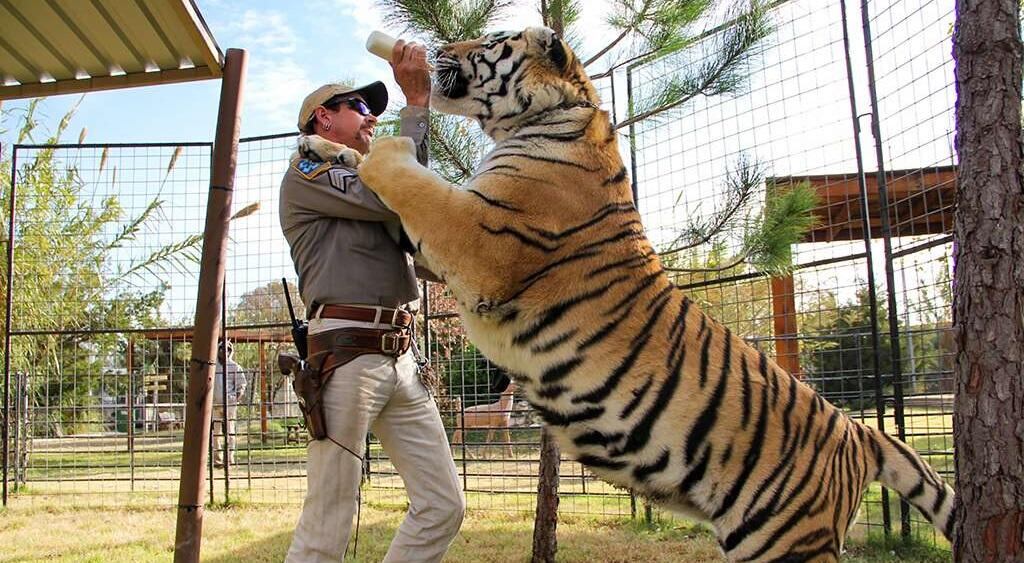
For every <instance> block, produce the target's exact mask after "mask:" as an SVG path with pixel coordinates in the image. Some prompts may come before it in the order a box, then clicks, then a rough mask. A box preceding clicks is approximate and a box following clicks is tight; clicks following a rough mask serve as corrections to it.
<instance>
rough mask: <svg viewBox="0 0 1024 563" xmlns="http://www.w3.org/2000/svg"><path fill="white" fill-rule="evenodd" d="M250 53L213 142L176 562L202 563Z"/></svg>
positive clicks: (229, 91) (234, 53) (223, 94)
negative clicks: (227, 268)
mask: <svg viewBox="0 0 1024 563" xmlns="http://www.w3.org/2000/svg"><path fill="white" fill-rule="evenodd" d="M246 59H247V55H246V52H245V51H244V50H242V49H228V52H227V57H226V61H225V63H224V78H223V80H222V83H221V90H220V111H219V113H218V114H217V133H216V138H215V139H214V144H213V170H212V171H211V174H210V191H209V195H208V197H207V203H206V227H205V230H204V231H203V255H202V262H201V264H200V267H199V292H198V296H197V298H196V320H195V329H194V332H193V336H192V360H191V362H190V363H189V370H188V371H189V378H188V391H187V395H186V399H185V444H184V446H183V447H182V457H181V479H180V481H179V484H178V524H177V530H176V533H175V538H174V561H175V562H177V563H182V562H198V561H199V548H200V544H201V543H202V534H203V498H204V497H205V495H206V491H205V490H204V489H205V488H206V487H205V483H206V462H207V459H206V456H207V449H208V448H209V445H210V444H209V442H210V422H211V420H210V411H211V407H212V406H213V393H212V392H211V391H212V389H213V374H214V366H215V365H216V360H217V355H216V349H217V337H218V336H219V330H218V329H219V327H220V322H221V318H220V317H221V299H222V292H221V289H222V288H223V286H224V262H225V258H226V256H227V238H228V222H229V221H230V218H231V195H232V190H233V189H234V183H235V163H236V157H237V155H238V132H239V125H240V117H241V108H242V91H243V90H244V86H245V67H246Z"/></svg>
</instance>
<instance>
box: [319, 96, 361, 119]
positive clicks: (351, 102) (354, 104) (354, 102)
mask: <svg viewBox="0 0 1024 563" xmlns="http://www.w3.org/2000/svg"><path fill="white" fill-rule="evenodd" d="M341 104H345V105H347V106H348V107H349V109H352V110H355V112H356V113H358V114H359V115H361V116H363V117H366V116H367V115H370V113H371V112H370V106H368V105H366V102H364V101H362V100H360V99H359V98H341V99H337V100H328V101H327V103H325V104H324V107H325V108H330V109H335V108H337V107H338V106H340V105H341Z"/></svg>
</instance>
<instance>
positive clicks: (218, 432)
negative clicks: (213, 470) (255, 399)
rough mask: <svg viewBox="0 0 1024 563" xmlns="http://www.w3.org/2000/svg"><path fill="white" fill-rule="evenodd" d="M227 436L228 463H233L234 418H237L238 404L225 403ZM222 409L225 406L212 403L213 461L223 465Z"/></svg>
mask: <svg viewBox="0 0 1024 563" xmlns="http://www.w3.org/2000/svg"><path fill="white" fill-rule="evenodd" d="M226 408H227V411H228V412H227V415H228V424H227V438H228V463H231V464H233V463H235V419H236V418H238V405H233V404H230V403H229V404H228V405H227V407H226ZM224 410H225V407H222V406H219V405H214V407H213V463H214V465H224V434H225V428H224Z"/></svg>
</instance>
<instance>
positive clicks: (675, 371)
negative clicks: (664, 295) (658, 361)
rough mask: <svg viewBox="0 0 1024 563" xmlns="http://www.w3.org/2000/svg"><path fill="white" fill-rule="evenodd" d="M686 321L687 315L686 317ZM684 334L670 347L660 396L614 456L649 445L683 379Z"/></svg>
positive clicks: (677, 337) (678, 336)
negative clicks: (682, 344)
mask: <svg viewBox="0 0 1024 563" xmlns="http://www.w3.org/2000/svg"><path fill="white" fill-rule="evenodd" d="M684 308H685V307H684ZM683 318H684V319H685V314H684V317H683ZM683 332H684V331H680V332H677V333H676V336H675V338H674V339H673V340H672V343H671V344H670V345H669V350H671V351H672V353H671V354H670V355H669V358H668V361H669V362H671V364H670V365H668V366H666V367H667V370H666V373H667V375H668V376H667V377H666V378H665V382H664V383H662V384H661V387H660V388H659V389H658V394H657V395H655V397H654V402H653V403H652V404H651V405H650V406H649V407H648V408H647V410H646V411H645V412H644V415H643V416H642V417H641V418H640V421H639V422H637V423H636V424H635V425H633V428H632V429H630V431H629V432H627V433H626V436H627V438H626V443H625V444H623V445H622V447H620V448H617V449H615V450H613V451H612V455H624V454H627V453H631V452H635V451H637V450H639V449H640V448H642V447H644V446H646V445H647V442H648V441H649V440H650V438H651V429H652V428H654V425H655V424H656V423H657V422H658V419H660V418H661V415H662V414H664V413H665V407H666V406H667V405H668V403H669V401H670V400H671V399H672V395H673V394H674V393H675V391H676V388H677V387H678V386H679V381H680V379H681V378H682V376H681V374H680V371H681V370H682V367H683V363H684V362H685V360H686V347H685V346H681V345H680V344H681V342H682V338H683Z"/></svg>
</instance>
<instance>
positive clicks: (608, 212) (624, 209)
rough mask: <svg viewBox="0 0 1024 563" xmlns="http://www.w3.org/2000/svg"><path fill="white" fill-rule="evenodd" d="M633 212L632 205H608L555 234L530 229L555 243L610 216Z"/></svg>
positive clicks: (634, 209) (634, 210)
mask: <svg viewBox="0 0 1024 563" xmlns="http://www.w3.org/2000/svg"><path fill="white" fill-rule="evenodd" d="M635 212H636V208H635V207H634V206H633V204H632V203H610V204H608V205H605V206H604V207H602V208H601V209H599V210H598V211H597V213H595V214H594V216H593V217H592V218H590V219H588V220H586V221H584V222H583V223H580V224H578V225H574V226H572V227H569V228H567V229H565V230H562V231H559V232H557V233H556V232H552V231H545V230H541V229H537V228H535V227H530V229H531V230H533V231H534V232H535V233H536V234H538V235H541V236H543V237H544V238H546V239H548V240H551V241H557V240H560V239H564V238H566V237H569V236H572V235H575V234H577V233H579V232H581V231H584V230H586V229H588V228H590V227H593V226H594V225H598V224H600V223H602V222H603V221H604V220H605V219H607V218H608V217H610V216H612V215H618V214H629V213H635ZM637 223H639V221H637Z"/></svg>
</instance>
